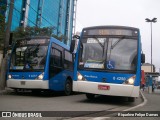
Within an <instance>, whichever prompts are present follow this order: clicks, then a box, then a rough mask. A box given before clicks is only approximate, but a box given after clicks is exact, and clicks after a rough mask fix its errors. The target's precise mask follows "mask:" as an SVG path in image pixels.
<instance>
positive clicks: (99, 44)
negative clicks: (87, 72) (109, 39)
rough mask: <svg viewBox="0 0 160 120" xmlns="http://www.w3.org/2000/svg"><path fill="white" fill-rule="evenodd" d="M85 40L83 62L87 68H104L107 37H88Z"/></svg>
mask: <svg viewBox="0 0 160 120" xmlns="http://www.w3.org/2000/svg"><path fill="white" fill-rule="evenodd" d="M84 41H86V42H83V43H82V44H83V46H82V49H83V50H82V51H83V53H82V61H81V64H83V65H84V67H85V68H100V69H102V68H104V58H105V53H104V52H105V51H104V48H105V42H106V38H87V39H85V40H84Z"/></svg>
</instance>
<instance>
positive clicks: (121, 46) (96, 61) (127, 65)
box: [79, 37, 137, 71]
mask: <svg viewBox="0 0 160 120" xmlns="http://www.w3.org/2000/svg"><path fill="white" fill-rule="evenodd" d="M136 65H137V40H136V39H131V38H125V37H117V38H116V37H115V38H114V37H113V38H95V37H94V38H85V39H82V44H81V49H80V61H79V66H80V68H92V69H106V70H112V71H114V70H126V71H135V69H136ZM82 66H83V67H82Z"/></svg>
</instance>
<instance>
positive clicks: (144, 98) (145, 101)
mask: <svg viewBox="0 0 160 120" xmlns="http://www.w3.org/2000/svg"><path fill="white" fill-rule="evenodd" d="M140 94H141V96H142V99H143V103H141V104H139V105H136V106H134V107H131V108H128V109H125V110H123V111H130V110H133V109H136V108H138V107H142V106H144V105H145V104H146V103H147V99H146V97H145V96H144V95H143V93H142V91H141V90H140Z"/></svg>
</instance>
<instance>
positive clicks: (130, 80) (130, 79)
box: [123, 76, 136, 85]
mask: <svg viewBox="0 0 160 120" xmlns="http://www.w3.org/2000/svg"><path fill="white" fill-rule="evenodd" d="M135 78H136V76H132V77H130V78H129V79H128V80H126V81H124V83H123V84H128V85H133V84H134V81H135Z"/></svg>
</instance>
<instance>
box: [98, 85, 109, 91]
mask: <svg viewBox="0 0 160 120" xmlns="http://www.w3.org/2000/svg"><path fill="white" fill-rule="evenodd" d="M98 89H99V90H109V89H110V86H108V85H98Z"/></svg>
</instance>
